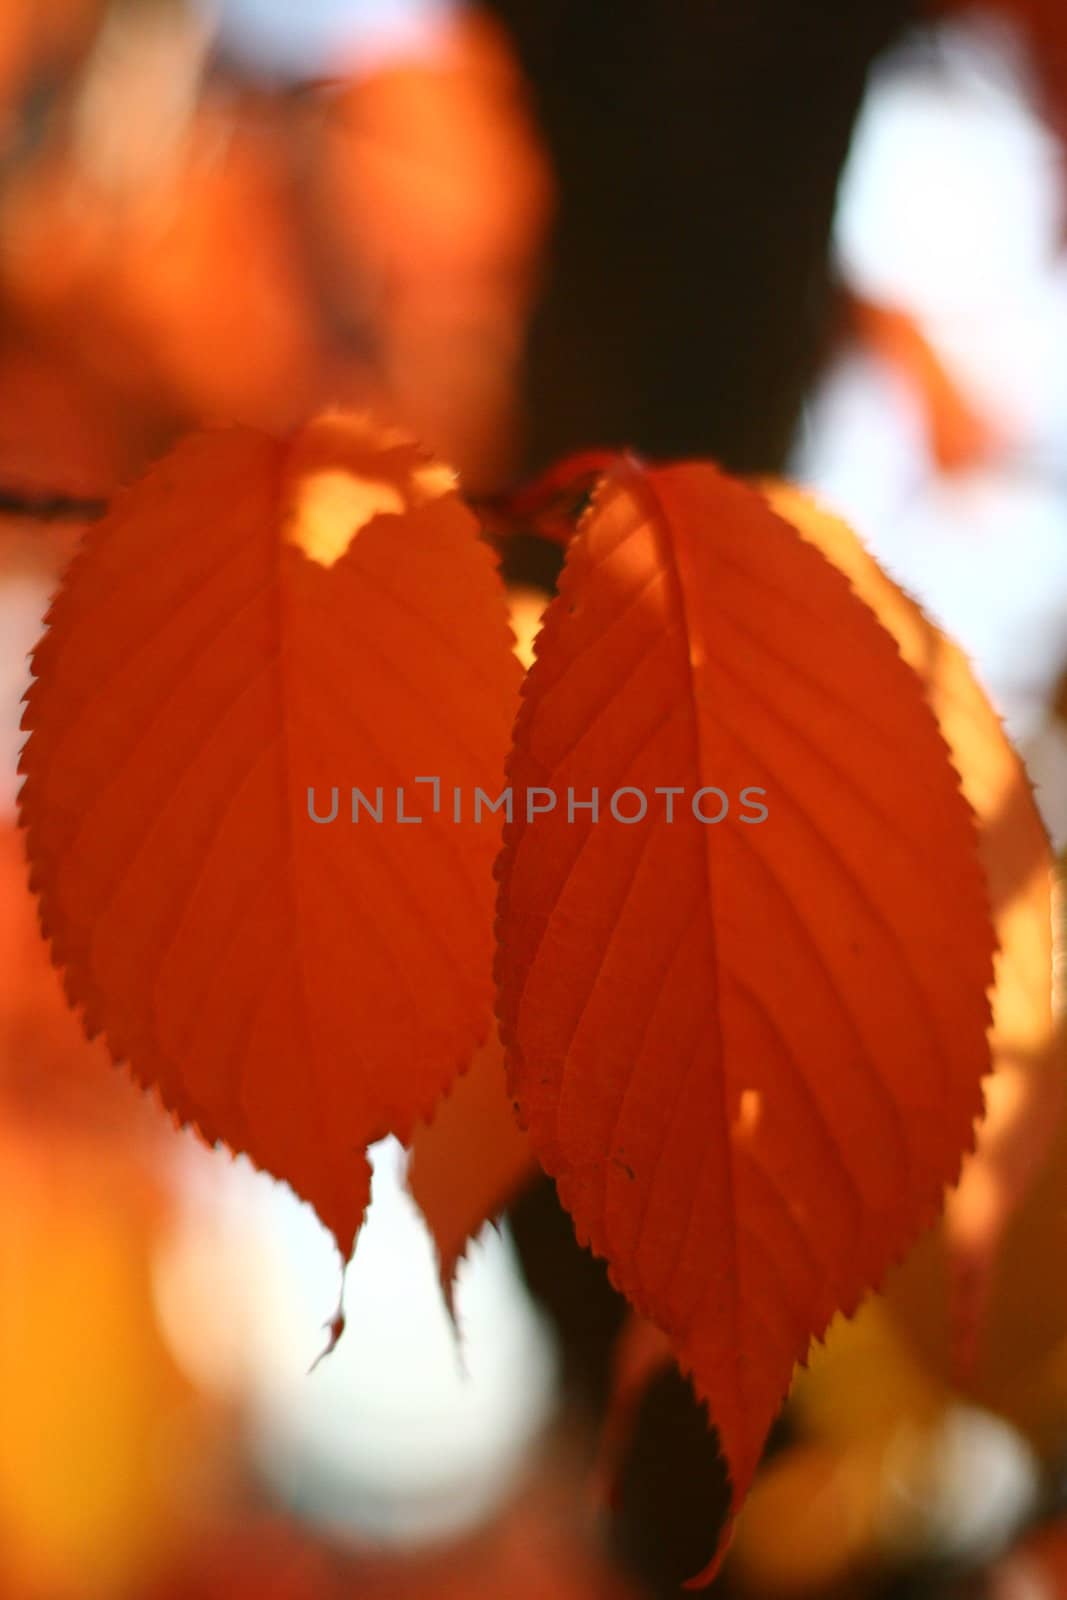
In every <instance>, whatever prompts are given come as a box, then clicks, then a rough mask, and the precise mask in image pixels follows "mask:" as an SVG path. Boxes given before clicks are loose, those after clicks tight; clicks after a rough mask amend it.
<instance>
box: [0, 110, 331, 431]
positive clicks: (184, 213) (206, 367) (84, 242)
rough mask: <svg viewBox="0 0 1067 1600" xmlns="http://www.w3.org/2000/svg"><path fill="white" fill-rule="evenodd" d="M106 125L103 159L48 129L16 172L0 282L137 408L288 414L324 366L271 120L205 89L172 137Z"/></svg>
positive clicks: (233, 416) (24, 310)
mask: <svg viewBox="0 0 1067 1600" xmlns="http://www.w3.org/2000/svg"><path fill="white" fill-rule="evenodd" d="M116 102H117V103H123V102H122V101H121V100H117V91H113V93H112V95H111V96H110V98H109V100H108V102H107V103H108V104H114V103H116ZM109 132H110V142H109V143H108V144H107V147H106V151H105V153H106V155H107V157H108V159H107V160H105V159H104V158H103V156H102V155H101V153H100V152H98V151H96V150H95V149H93V148H91V147H90V148H89V149H88V150H86V149H83V148H81V147H79V146H77V145H69V144H66V143H62V142H56V141H53V142H52V143H50V144H48V145H46V146H45V147H44V148H43V149H42V151H41V152H40V154H37V155H35V156H34V157H33V158H32V159H31V160H30V161H28V162H27V163H26V164H25V165H23V166H22V167H20V168H19V169H18V170H17V171H16V172H15V173H14V175H13V177H12V179H11V181H10V182H9V184H8V185H7V187H6V189H5V191H4V194H3V197H2V205H0V220H2V234H0V283H2V285H3V288H4V291H5V294H6V295H7V296H8V297H9V298H10V300H11V301H12V303H13V305H14V306H15V307H16V309H17V310H18V311H19V312H20V313H21V315H22V316H23V317H24V318H25V319H26V320H27V322H28V323H29V324H30V325H32V326H33V327H35V328H37V329H39V330H42V331H44V332H45V333H47V334H48V335H49V336H50V337H52V338H58V339H61V340H62V342H63V343H64V345H65V347H66V348H68V349H70V350H72V351H75V352H77V355H78V357H79V358H80V359H81V360H82V361H83V362H84V364H85V365H86V366H88V367H90V368H91V369H92V370H94V371H97V372H99V373H101V374H103V375H105V376H106V377H107V379H108V380H109V381H112V382H114V383H115V384H117V385H118V386H120V387H122V388H123V389H125V390H126V391H127V392H129V393H130V394H131V395H136V396H137V397H138V398H139V399H140V401H141V403H142V405H143V406H145V407H148V408H149V409H153V410H160V411H162V412H164V413H168V414H169V413H170V412H177V413H178V414H179V415H181V416H182V417H185V418H192V419H194V420H197V421H212V422H213V421H219V420H221V421H231V420H236V421H239V422H244V423H249V424H252V425H255V426H268V427H284V426H288V425H291V424H292V423H293V422H295V421H296V420H298V419H299V418H300V417H302V416H303V415H305V414H306V412H307V411H308V409H309V408H310V407H311V406H313V405H314V404H315V403H316V400H317V399H318V398H319V396H320V393H321V390H322V387H323V384H324V382H325V381H326V380H325V376H324V373H323V371H322V367H323V361H324V352H323V349H322V347H321V346H322V340H321V337H320V330H319V329H318V326H317V323H316V317H315V314H314V308H313V306H312V303H311V295H310V286H309V283H308V281H307V273H306V270H305V265H304V263H303V261H302V258H301V255H300V250H299V245H298V240H297V237H296V234H295V223H294V218H293V216H292V214H291V208H292V197H291V194H290V192H289V189H288V187H287V182H286V176H285V168H284V144H283V139H282V135H281V130H280V128H278V127H276V126H275V125H274V124H273V123H272V122H271V120H270V119H269V118H268V117H266V116H256V115H254V114H252V113H251V112H249V113H248V114H245V115H240V114H239V113H238V111H237V110H235V109H232V108H229V107H227V106H225V105H219V104H213V103H209V104H205V105H202V106H200V107H199V108H198V109H197V112H196V114H195V116H194V117H193V118H192V119H191V120H190V122H189V125H188V126H187V127H185V128H184V129H182V130H181V133H180V135H179V136H175V137H172V138H171V139H170V141H169V142H166V141H164V142H162V143H161V141H160V140H159V139H158V138H155V137H153V134H154V132H155V130H153V129H152V128H149V129H148V130H147V131H146V132H145V133H144V135H143V137H141V138H138V139H134V140H131V139H130V135H129V128H128V126H127V124H126V122H123V123H122V124H120V125H119V126H116V127H113V128H111V129H110V130H109ZM115 145H117V146H118V148H119V149H120V150H122V151H127V152H129V155H128V167H129V170H127V168H126V166H125V165H124V164H123V162H122V161H120V160H118V159H117V157H116V154H115V150H114V148H113V147H114V146H115ZM157 147H158V148H157ZM331 381H332V379H331Z"/></svg>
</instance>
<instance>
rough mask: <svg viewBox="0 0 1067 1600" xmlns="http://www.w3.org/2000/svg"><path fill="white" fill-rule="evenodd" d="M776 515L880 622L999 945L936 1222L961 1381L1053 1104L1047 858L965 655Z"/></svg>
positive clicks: (876, 581) (1016, 768) (792, 503)
mask: <svg viewBox="0 0 1067 1600" xmlns="http://www.w3.org/2000/svg"><path fill="white" fill-rule="evenodd" d="M770 498H771V502H772V504H773V506H774V508H775V510H776V511H778V512H779V513H780V514H781V515H782V516H784V517H786V518H787V519H788V520H789V521H790V522H792V523H793V524H794V525H795V526H796V528H797V529H798V530H799V531H800V532H801V533H802V534H803V535H804V537H805V538H806V539H809V540H811V542H812V543H813V544H814V545H816V546H817V547H818V549H820V550H821V551H822V553H823V555H825V556H826V557H827V558H828V559H829V560H831V561H832V562H833V563H834V565H835V566H837V567H839V568H840V570H841V571H842V572H844V573H845V575H846V576H847V578H848V580H849V582H850V583H851V584H852V586H853V588H854V589H855V590H856V592H857V594H859V595H860V596H861V598H862V599H863V600H865V601H866V602H867V604H868V605H869V606H870V607H871V608H872V610H874V611H875V612H876V613H877V615H878V618H879V620H880V621H881V623H882V624H883V626H884V627H886V628H888V629H889V632H890V633H891V634H892V635H893V637H894V639H895V640H896V641H897V644H898V646H899V648H900V653H901V655H902V656H903V657H904V660H905V661H906V662H907V663H908V665H909V666H910V667H912V668H914V670H915V672H916V673H918V675H919V678H920V679H921V681H922V684H923V687H924V690H925V693H926V698H927V702H928V704H929V706H930V709H931V710H932V711H933V713H934V715H935V716H936V718H937V722H938V726H939V727H940V729H941V732H942V734H943V736H944V738H945V741H946V743H947V744H948V747H949V750H950V752H951V754H952V760H953V764H954V765H955V767H956V769H957V771H958V772H959V774H960V779H961V788H962V790H963V793H964V795H965V796H966V798H967V800H968V801H969V802H970V804H971V806H972V807H973V808H974V812H975V816H976V818H977V821H978V853H979V856H980V859H981V862H982V866H983V868H984V870H985V874H986V882H987V884H988V888H989V901H990V906H991V909H992V913H993V926H994V929H995V930H996V934H997V940H998V943H999V946H1000V948H999V950H998V952H997V954H996V957H995V972H996V982H995V986H994V989H993V995H992V1004H993V1026H992V1029H991V1031H990V1036H989V1038H990V1049H991V1053H992V1058H993V1066H994V1069H995V1071H994V1075H993V1076H992V1077H991V1078H990V1079H989V1080H988V1081H987V1083H986V1085H985V1098H986V1114H985V1116H984V1117H983V1119H982V1123H981V1125H980V1127H979V1130H978V1138H977V1145H976V1148H975V1151H974V1153H973V1154H972V1155H969V1156H968V1157H967V1159H966V1161H965V1162H964V1166H963V1172H962V1175H961V1178H960V1182H959V1184H958V1185H957V1187H956V1188H955V1189H954V1190H953V1192H952V1194H951V1195H950V1196H949V1198H948V1201H947V1204H946V1207H945V1216H944V1219H943V1222H942V1224H941V1230H940V1235H941V1246H942V1250H943V1254H944V1266H943V1270H944V1272H945V1274H946V1279H947V1282H946V1291H947V1294H948V1297H949V1311H948V1314H949V1319H950V1323H951V1358H950V1362H949V1364H950V1365H951V1366H952V1367H953V1368H954V1370H955V1372H956V1374H957V1376H960V1377H962V1376H963V1375H964V1374H965V1373H966V1371H967V1369H968V1368H969V1367H970V1366H971V1365H972V1364H973V1362H974V1359H975V1347H976V1342H977V1340H978V1338H979V1331H980V1325H981V1322H982V1318H983V1315H984V1311H985V1305H986V1301H987V1299H988V1296H989V1293H990V1288H991V1285H992V1283H993V1280H994V1277H995V1269H996V1262H997V1254H998V1251H999V1248H1000V1246H1001V1244H1002V1241H1003V1237H1004V1232H1005V1229H1006V1227H1007V1225H1008V1222H1009V1221H1010V1219H1011V1217H1012V1215H1013V1213H1014V1212H1015V1211H1016V1210H1017V1208H1018V1206H1019V1205H1020V1204H1021V1202H1022V1200H1023V1198H1024V1196H1025V1195H1026V1193H1027V1192H1028V1190H1029V1188H1030V1187H1031V1185H1032V1184H1033V1183H1034V1181H1035V1180H1036V1178H1037V1175H1038V1173H1039V1172H1040V1170H1041V1166H1042V1163H1043V1161H1044V1160H1045V1158H1046V1157H1047V1155H1048V1152H1049V1150H1050V1149H1051V1146H1052V1141H1053V1138H1054V1137H1055V1133H1056V1128H1057V1124H1058V1122H1059V1120H1060V1117H1061V1116H1062V1114H1063V1110H1064V1064H1063V1045H1062V1041H1061V1040H1060V1038H1059V1036H1058V1035H1057V1032H1056V1030H1055V1028H1054V1025H1053V1015H1052V889H1053V865H1052V852H1051V846H1050V844H1049V839H1048V834H1047V832H1046V830H1045V825H1044V823H1043V822H1042V820H1041V815H1040V813H1039V811H1038V809H1037V805H1036V803H1035V801H1034V796H1033V791H1032V789H1031V786H1030V781H1029V779H1028V777H1027V775H1026V772H1025V770H1024V768H1023V765H1022V762H1021V761H1020V759H1019V757H1018V755H1017V754H1016V753H1015V751H1014V750H1013V749H1012V747H1011V745H1010V744H1009V742H1008V740H1007V738H1006V736H1005V734H1004V730H1003V728H1002V727H1001V724H1000V719H999V718H998V716H997V714H996V712H995V711H994V709H993V707H992V706H991V705H990V703H989V701H988V700H987V698H986V696H985V694H984V692H983V690H982V688H981V687H980V685H979V684H978V682H977V680H976V679H975V677H974V674H973V672H972V671H971V668H970V666H969V664H968V662H967V658H966V657H965V656H964V654H963V652H962V650H960V649H959V647H958V646H957V645H954V644H953V643H952V641H951V640H950V639H947V638H946V637H945V635H944V634H943V633H941V632H940V630H939V629H938V628H936V627H935V626H934V624H933V623H932V622H931V621H930V619H929V618H928V617H927V616H925V615H924V614H923V612H922V610H921V609H920V607H919V606H917V605H916V604H915V602H914V601H913V600H911V599H910V598H909V597H908V596H907V595H906V594H904V592H903V591H902V590H900V589H898V588H897V586H896V584H895V583H893V581H892V580H891V579H890V578H888V577H887V576H886V574H885V573H884V572H882V570H881V568H880V567H879V566H878V564H877V562H875V561H874V559H873V558H872V557H871V556H870V555H869V554H868V553H867V551H866V550H865V549H864V547H863V545H862V544H861V543H860V541H859V540H858V539H857V538H856V536H855V534H854V533H853V532H852V531H851V529H850V528H848V527H847V526H846V525H845V524H844V523H843V522H841V521H840V520H839V519H838V518H836V517H833V516H830V515H829V514H828V513H826V512H825V511H823V510H822V509H821V508H820V507H819V506H817V505H816V504H815V503H814V502H813V501H812V500H810V499H809V498H807V497H806V496H805V495H803V494H802V493H800V492H799V491H797V490H794V489H789V488H784V487H777V488H775V489H774V490H773V491H771V492H770Z"/></svg>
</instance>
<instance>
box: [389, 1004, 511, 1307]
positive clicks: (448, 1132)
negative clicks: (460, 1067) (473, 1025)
mask: <svg viewBox="0 0 1067 1600" xmlns="http://www.w3.org/2000/svg"><path fill="white" fill-rule="evenodd" d="M536 1171H537V1160H536V1157H535V1156H534V1153H533V1150H532V1149H531V1147H530V1141H529V1139H528V1138H527V1136H526V1134H525V1133H523V1131H522V1129H521V1128H520V1127H519V1125H518V1123H517V1121H516V1120H515V1112H514V1109H513V1108H512V1104H511V1101H510V1100H509V1099H508V1093H507V1083H506V1080H505V1077H504V1052H503V1049H502V1048H501V1044H500V1039H499V1036H498V1034H497V1032H496V1030H495V1029H494V1030H493V1032H492V1033H491V1034H490V1036H489V1038H488V1039H487V1040H486V1042H485V1044H484V1045H483V1046H482V1047H481V1049H480V1050H479V1051H478V1054H477V1055H476V1056H475V1057H474V1060H473V1061H472V1062H471V1064H470V1066H469V1067H468V1068H467V1070H466V1072H465V1073H464V1074H463V1076H462V1077H461V1078H458V1079H457V1080H456V1082H455V1084H454V1085H453V1086H452V1089H451V1090H450V1091H449V1094H448V1096H447V1098H445V1099H444V1100H442V1101H441V1102H440V1104H439V1105H438V1107H437V1110H436V1112H435V1113H434V1118H433V1121H432V1122H431V1123H429V1124H428V1125H427V1124H422V1125H420V1126H419V1127H418V1128H417V1129H416V1130H415V1137H414V1139H413V1140H412V1144H411V1162H410V1166H409V1167H408V1188H409V1189H410V1190H411V1194H412V1196H413V1198H414V1200H415V1202H416V1204H417V1205H418V1207H419V1210H420V1211H421V1212H422V1214H423V1216H424V1217H425V1219H426V1226H427V1227H428V1228H429V1230H430V1234H431V1236H432V1238H433V1242H434V1247H435V1249H436V1251H437V1260H438V1264H439V1267H440V1274H441V1287H442V1288H443V1290H444V1293H445V1299H446V1300H447V1301H448V1304H449V1307H450V1308H451V1306H452V1288H453V1282H454V1280H455V1276H456V1268H457V1267H458V1266H459V1263H460V1261H461V1260H462V1259H463V1255H464V1253H465V1251H466V1249H467V1245H468V1244H469V1243H470V1241H471V1239H472V1238H473V1237H474V1235H475V1234H476V1233H477V1232H478V1230H479V1228H480V1227H481V1226H482V1224H483V1223H484V1222H487V1221H489V1220H490V1219H492V1218H495V1217H497V1216H499V1214H500V1213H501V1211H503V1210H504V1207H505V1206H506V1205H508V1203H509V1202H510V1201H511V1200H512V1198H513V1197H514V1195H515V1194H516V1193H517V1191H518V1190H519V1188H520V1187H521V1186H522V1184H523V1183H524V1182H525V1181H526V1179H527V1178H529V1177H530V1176H531V1175H532V1174H533V1173H534V1172H536Z"/></svg>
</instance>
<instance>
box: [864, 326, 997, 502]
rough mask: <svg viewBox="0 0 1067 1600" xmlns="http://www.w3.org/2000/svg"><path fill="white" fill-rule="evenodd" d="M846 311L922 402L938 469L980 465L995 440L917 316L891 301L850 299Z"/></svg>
mask: <svg viewBox="0 0 1067 1600" xmlns="http://www.w3.org/2000/svg"><path fill="white" fill-rule="evenodd" d="M852 317H853V321H854V323H855V325H856V329H857V332H858V333H859V336H860V338H861V339H863V340H864V342H865V343H866V344H868V345H870V346H871V348H872V349H874V350H875V351H877V352H878V354H879V355H881V356H882V357H883V358H884V359H885V360H886V361H887V362H888V363H889V365H890V366H891V367H892V368H893V370H894V371H895V372H897V373H898V374H899V375H900V377H901V378H902V379H903V380H904V382H905V383H907V384H908V385H909V387H910V388H911V389H912V391H913V393H914V394H915V396H916V398H917V400H918V401H919V404H920V405H921V406H922V409H923V412H924V415H925V420H926V433H927V438H928V440H929V443H930V449H931V451H932V453H933V456H934V459H935V461H936V462H937V464H938V466H939V467H940V468H941V469H942V471H943V472H959V471H961V470H964V469H966V468H969V467H975V466H980V465H981V463H982V462H983V461H984V460H986V459H987V458H988V457H989V456H990V455H991V454H992V453H993V450H994V448H995V446H996V445H997V443H998V442H999V441H998V439H997V436H996V431H995V429H994V427H993V425H992V423H990V422H989V421H988V420H987V419H986V418H985V417H984V416H982V415H981V413H980V412H979V410H978V409H977V407H976V406H975V405H974V404H973V403H972V402H971V400H970V399H969V398H968V396H967V395H966V393H965V392H964V390H963V388H962V386H961V384H960V383H959V381H958V380H957V379H956V378H955V377H954V376H953V374H952V373H951V372H950V371H949V369H948V367H947V366H946V365H945V362H944V361H943V360H942V358H941V356H940V355H939V354H938V352H937V350H936V349H935V348H934V346H933V345H932V344H931V343H930V340H929V339H928V338H927V336H926V334H925V333H924V331H923V329H922V327H921V325H920V323H919V321H918V319H917V318H916V317H915V316H914V315H913V314H912V313H911V312H909V311H903V310H900V309H899V308H898V307H895V306H882V305H876V304H874V303H873V302H872V301H866V300H854V301H853V302H852Z"/></svg>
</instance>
